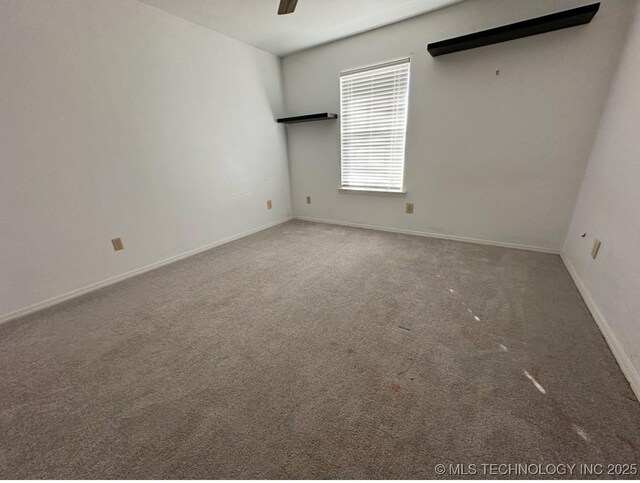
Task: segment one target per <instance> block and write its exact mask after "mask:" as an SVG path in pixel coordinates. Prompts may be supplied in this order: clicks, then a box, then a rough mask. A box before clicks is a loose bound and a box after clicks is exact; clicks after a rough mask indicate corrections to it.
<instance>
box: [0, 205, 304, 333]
mask: <svg viewBox="0 0 640 483" xmlns="http://www.w3.org/2000/svg"><path fill="white" fill-rule="evenodd" d="M292 218H293V217H292V216H288V217H286V218H282V219H280V220H278V221H274V222H273V223H268V224H267V225H263V226H260V227H258V228H254V229H253V230H249V231H245V232H243V233H240V234H238V235H233V236H230V237H227V238H223V239H222V240H218V241H216V242H213V243H210V244H208V245H205V246H202V247H199V248H194V249H193V250H189V251H186V252H183V253H179V254H178V255H174V256H173V257H169V258H166V259H164V260H161V261H159V262H155V263H152V264H150V265H146V266H144V267H141V268H136V269H135V270H131V271H129V272H126V273H123V274H120V275H116V276H115V277H111V278H108V279H106V280H102V281H100V282H95V283H92V284H90V285H86V286H84V287H81V288H79V289H76V290H72V291H71V292H67V293H64V294H62V295H58V296H56V297H53V298H50V299H48V300H43V301H42V302H38V303H35V304H33V305H29V306H28V307H24V308H21V309H18V310H14V311H13V312H9V313H8V314H4V315H2V316H0V324H2V323H5V322H9V321H10V320H13V319H17V318H19V317H24V316H25V315H29V314H32V313H34V312H38V311H39V310H43V309H46V308H49V307H52V306H54V305H57V304H59V303H62V302H65V301H67V300H71V299H74V298H76V297H80V296H81V295H84V294H86V293H89V292H93V291H94V290H98V289H101V288H104V287H107V286H109V285H113V284H114V283H117V282H121V281H122V280H126V279H128V278H131V277H135V276H136V275H140V274H142V273H145V272H149V271H151V270H154V269H156V268H160V267H163V266H165V265H169V264H170V263H174V262H177V261H179V260H182V259H184V258H188V257H191V256H193V255H197V254H198V253H202V252H205V251H207V250H210V249H212V248H215V247H217V246H220V245H224V244H225V243H229V242H232V241H234V240H238V239H239V238H244V237H245V236H249V235H252V234H254V233H257V232H259V231H262V230H266V229H267V228H271V227H273V226H276V225H280V224H281V223H285V222H287V221H289V220H291V219H292Z"/></svg>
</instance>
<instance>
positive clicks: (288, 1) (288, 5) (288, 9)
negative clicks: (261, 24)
mask: <svg viewBox="0 0 640 483" xmlns="http://www.w3.org/2000/svg"><path fill="white" fill-rule="evenodd" d="M297 3H298V0H280V6H279V7H278V15H286V14H288V13H293V11H294V10H295V9H296V4H297Z"/></svg>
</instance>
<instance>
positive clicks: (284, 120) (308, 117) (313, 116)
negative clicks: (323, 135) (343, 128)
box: [278, 112, 338, 124]
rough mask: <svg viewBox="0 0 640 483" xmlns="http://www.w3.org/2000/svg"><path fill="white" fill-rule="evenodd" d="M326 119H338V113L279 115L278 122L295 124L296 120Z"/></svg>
mask: <svg viewBox="0 0 640 483" xmlns="http://www.w3.org/2000/svg"><path fill="white" fill-rule="evenodd" d="M327 119H338V115H337V114H334V113H332V112H320V113H318V114H306V115H304V116H295V117H281V118H280V119H278V122H280V123H283V124H296V123H298V122H311V121H325V120H327Z"/></svg>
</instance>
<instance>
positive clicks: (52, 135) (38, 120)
mask: <svg viewBox="0 0 640 483" xmlns="http://www.w3.org/2000/svg"><path fill="white" fill-rule="evenodd" d="M279 63H280V60H279V59H278V58H277V57H275V56H272V55H270V54H267V53H265V52H262V51H260V50H257V49H255V48H252V47H249V46H247V45H245V44H242V43H240V42H237V41H235V40H231V39H229V38H228V37H225V36H223V35H220V34H217V33H215V32H212V31H210V30H207V29H205V28H202V27H199V26H197V25H195V24H192V23H189V22H187V21H185V20H182V19H179V18H177V17H174V16H172V15H169V14H167V13H165V12H162V11H160V10H157V9H155V8H153V7H150V6H148V5H145V4H142V3H139V2H137V1H135V0H108V1H102V0H100V1H96V0H55V1H44V0H42V1H39V0H2V1H1V2H0V146H2V150H1V153H0V156H1V158H0V210H1V211H0V243H1V247H0V271H1V273H0V275H1V276H0V320H2V319H3V318H4V319H6V318H7V314H10V313H15V312H16V311H18V313H19V312H21V310H22V309H24V308H26V307H29V306H32V305H33V304H39V303H41V302H43V301H45V300H47V299H51V298H54V297H60V296H62V295H63V294H66V293H68V292H71V291H74V290H77V289H80V288H82V287H85V286H87V285H90V284H94V283H97V282H100V281H103V280H105V279H109V278H110V277H117V276H119V275H122V274H124V273H127V272H129V271H132V270H135V269H138V268H140V267H144V266H147V265H149V264H153V263H156V262H159V261H161V260H164V259H167V258H169V257H172V256H176V255H178V254H181V253H183V252H186V251H189V250H192V249H196V248H198V247H202V246H205V245H208V244H212V243H214V242H216V241H219V240H222V239H225V238H227V237H232V236H234V235H238V234H240V233H243V232H246V231H249V230H253V229H256V228H258V227H261V226H264V225H266V224H268V223H271V222H275V221H276V220H280V219H283V218H285V217H287V216H290V214H291V204H290V188H289V178H288V167H287V153H286V140H285V132H284V128H283V127H282V126H281V125H278V124H276V123H275V122H274V117H275V115H276V114H278V113H280V112H281V111H282V105H281V103H282V84H281V70H280V64H279ZM267 199H272V200H273V205H274V207H273V210H271V211H267V210H266V200H267ZM114 237H122V239H123V242H124V246H125V250H124V251H121V252H114V251H113V249H112V247H111V243H110V239H111V238H114Z"/></svg>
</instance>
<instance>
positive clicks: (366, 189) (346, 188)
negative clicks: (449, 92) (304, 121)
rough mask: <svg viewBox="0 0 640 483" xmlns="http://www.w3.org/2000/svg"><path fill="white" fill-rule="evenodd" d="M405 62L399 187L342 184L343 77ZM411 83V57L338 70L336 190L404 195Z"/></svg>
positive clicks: (348, 192) (343, 150)
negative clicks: (338, 143)
mask: <svg viewBox="0 0 640 483" xmlns="http://www.w3.org/2000/svg"><path fill="white" fill-rule="evenodd" d="M404 64H406V66H407V67H406V69H407V83H406V92H405V94H404V103H405V105H404V110H405V118H404V126H403V127H404V129H403V132H402V172H401V179H400V187H399V188H383V187H375V186H353V185H351V186H350V185H345V184H344V179H343V178H344V152H345V146H344V138H345V136H344V105H343V104H344V97H345V96H344V92H343V78H344V77H347V76H349V75H353V74H359V73H363V72H369V71H373V70H378V69H384V68H388V67H392V66H395V65H404ZM410 84H411V57H402V58H399V59H395V60H391V61H387V62H381V63H377V64H372V65H368V66H364V67H360V68H356V69H349V70H346V71H342V72H340V85H339V89H340V113H341V114H340V186H339V188H338V191H339V192H340V193H345V194H379V195H386V196H404V195H405V194H406V193H407V191H406V189H405V172H406V158H407V156H406V146H407V129H408V121H409V93H410V92H409V90H410Z"/></svg>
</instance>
